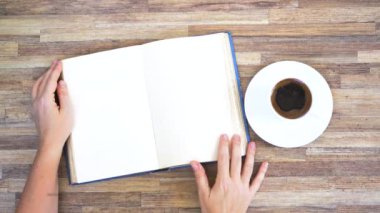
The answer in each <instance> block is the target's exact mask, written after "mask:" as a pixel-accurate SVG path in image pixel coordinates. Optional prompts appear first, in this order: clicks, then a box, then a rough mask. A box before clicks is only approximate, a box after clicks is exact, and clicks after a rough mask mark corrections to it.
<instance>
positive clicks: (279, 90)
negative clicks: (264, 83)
mask: <svg viewBox="0 0 380 213" xmlns="http://www.w3.org/2000/svg"><path fill="white" fill-rule="evenodd" d="M311 98H312V97H311V93H310V90H309V88H308V87H307V86H306V85H305V84H304V83H303V82H302V81H299V80H297V79H285V80H282V81H280V82H279V83H277V84H276V86H275V87H274V89H273V93H272V98H271V99H272V106H273V108H274V109H275V110H276V112H277V113H279V114H280V115H281V116H283V117H285V118H289V119H295V118H299V117H301V116H303V115H304V114H305V113H306V112H307V111H308V110H309V109H310V106H311Z"/></svg>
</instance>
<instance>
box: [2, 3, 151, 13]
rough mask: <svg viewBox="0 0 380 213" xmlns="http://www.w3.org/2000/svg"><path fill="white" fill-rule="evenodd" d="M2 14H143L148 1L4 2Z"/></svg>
mask: <svg viewBox="0 0 380 213" xmlns="http://www.w3.org/2000/svg"><path fill="white" fill-rule="evenodd" d="M2 4H3V5H4V8H3V11H2V14H7V15H42V14H43V15H50V14H83V13H84V12H83V10H85V11H86V14H104V13H106V14H112V13H128V12H143V11H146V10H147V0H142V1H141V0H127V1H120V0H100V1H82V0H79V1H77V2H68V1H59V0H53V1H49V0H30V1H22V0H3V1H2Z"/></svg>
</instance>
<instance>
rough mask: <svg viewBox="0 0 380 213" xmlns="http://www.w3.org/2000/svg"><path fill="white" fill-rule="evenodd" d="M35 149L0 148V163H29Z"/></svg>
mask: <svg viewBox="0 0 380 213" xmlns="http://www.w3.org/2000/svg"><path fill="white" fill-rule="evenodd" d="M35 154H36V150H0V164H3V165H4V164H31V163H32V162H33V159H34V156H35Z"/></svg>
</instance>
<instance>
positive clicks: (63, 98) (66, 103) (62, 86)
mask: <svg viewBox="0 0 380 213" xmlns="http://www.w3.org/2000/svg"><path fill="white" fill-rule="evenodd" d="M57 92H58V98H59V105H60V106H59V107H60V111H61V112H69V111H71V107H72V106H71V101H70V97H69V93H68V91H67V85H66V82H65V81H63V80H60V81H59V83H58V89H57Z"/></svg>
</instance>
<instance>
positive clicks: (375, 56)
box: [358, 50, 380, 63]
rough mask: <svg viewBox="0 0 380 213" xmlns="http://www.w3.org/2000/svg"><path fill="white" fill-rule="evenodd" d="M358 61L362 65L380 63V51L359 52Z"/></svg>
mask: <svg viewBox="0 0 380 213" xmlns="http://www.w3.org/2000/svg"><path fill="white" fill-rule="evenodd" d="M358 61H359V62H362V63H380V50H371V51H359V52H358Z"/></svg>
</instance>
